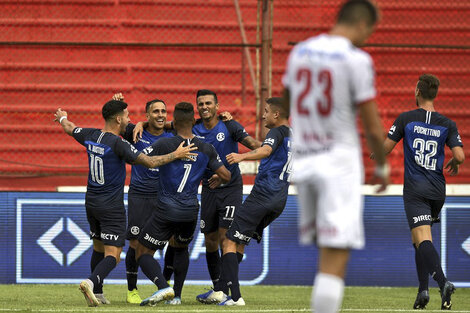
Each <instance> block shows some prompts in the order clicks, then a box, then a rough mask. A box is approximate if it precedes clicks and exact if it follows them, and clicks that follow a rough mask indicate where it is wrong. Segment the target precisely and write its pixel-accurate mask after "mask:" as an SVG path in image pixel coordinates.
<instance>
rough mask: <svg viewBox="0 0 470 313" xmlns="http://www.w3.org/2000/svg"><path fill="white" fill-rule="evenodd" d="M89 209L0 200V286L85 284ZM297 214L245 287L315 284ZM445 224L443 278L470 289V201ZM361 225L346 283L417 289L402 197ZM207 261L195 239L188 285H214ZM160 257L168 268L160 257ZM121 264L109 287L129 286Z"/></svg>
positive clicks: (453, 201)
mask: <svg viewBox="0 0 470 313" xmlns="http://www.w3.org/2000/svg"><path fill="white" fill-rule="evenodd" d="M84 203H85V195H84V193H43V192H34V193H19V192H3V193H0V226H1V237H0V249H1V251H2V252H1V253H0V255H1V257H0V283H78V282H80V281H81V280H83V279H84V278H85V277H87V276H88V274H89V271H90V269H89V261H90V256H91V251H92V248H91V247H92V244H91V241H90V239H89V237H88V223H87V220H86V215H85V209H84ZM126 204H127V200H126ZM297 211H298V208H297V198H296V196H295V195H290V196H289V198H288V201H287V205H286V208H285V210H284V212H283V214H282V215H281V216H280V217H279V218H278V219H277V220H276V221H275V222H274V223H273V224H271V225H270V227H268V228H267V229H266V230H265V233H264V235H263V240H262V242H261V243H260V244H257V243H256V242H253V241H252V242H251V243H250V245H249V246H248V247H247V249H246V254H245V258H244V260H243V261H242V263H241V264H240V280H241V284H243V285H254V284H279V285H311V284H312V282H313V278H314V274H315V271H316V264H317V259H318V251H317V249H316V248H315V247H311V246H301V245H299V244H298V237H297V217H298V214H297ZM441 220H442V222H441V224H436V225H435V226H434V227H433V238H434V243H435V245H436V248H437V249H438V250H439V251H440V254H441V261H442V265H443V269H444V272H445V273H446V275H447V276H448V278H449V279H450V280H451V281H453V282H455V284H456V286H458V287H470V271H468V269H469V268H470V226H469V225H470V197H454V196H452V197H448V198H447V200H446V203H445V205H444V207H443V209H442V212H441ZM364 225H365V229H366V248H365V249H364V250H359V251H353V252H352V256H351V260H350V263H349V266H348V274H347V277H346V284H348V285H357V286H415V285H416V284H417V278H416V273H415V265H414V250H413V247H412V245H411V240H410V232H409V229H408V225H407V222H406V218H405V214H404V211H403V201H402V198H401V196H366V197H365V209H364ZM126 250H127V247H125V248H124V251H123V253H122V254H121V260H124V258H125V251H126ZM204 254H205V248H204V237H203V235H202V234H201V233H200V232H197V234H195V238H194V240H193V242H192V243H191V246H190V268H189V273H188V276H187V283H188V284H203V285H210V284H211V282H210V279H209V274H208V272H207V267H206V258H205V255H204ZM155 258H156V259H157V260H159V261H160V262H161V263H162V262H163V257H162V254H161V252H158V251H157V253H156V254H155ZM124 263H125V262H121V263H120V264H119V265H118V266H117V268H116V269H114V270H113V271H112V272H111V274H110V275H109V276H108V278H107V279H106V283H114V284H123V283H125V282H126V280H125V264H124ZM139 278H140V280H139V284H143V283H150V282H149V281H148V280H147V279H146V278H145V276H144V275H143V274H142V273H139Z"/></svg>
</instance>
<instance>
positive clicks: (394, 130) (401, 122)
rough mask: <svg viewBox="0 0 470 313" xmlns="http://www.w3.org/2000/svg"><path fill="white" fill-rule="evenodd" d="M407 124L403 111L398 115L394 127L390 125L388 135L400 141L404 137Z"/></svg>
mask: <svg viewBox="0 0 470 313" xmlns="http://www.w3.org/2000/svg"><path fill="white" fill-rule="evenodd" d="M405 126H406V125H405V119H404V115H403V113H402V114H400V115H399V116H398V117H397V119H396V120H395V122H394V123H393V125H392V127H390V130H389V131H388V135H387V137H388V138H389V139H391V140H393V141H395V142H399V141H400V140H401V139H402V138H403V135H404V132H405Z"/></svg>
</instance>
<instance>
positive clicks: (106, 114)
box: [101, 100, 127, 121]
mask: <svg viewBox="0 0 470 313" xmlns="http://www.w3.org/2000/svg"><path fill="white" fill-rule="evenodd" d="M126 108H127V103H125V102H124V101H119V100H110V101H108V102H106V103H105V104H104V105H103V108H102V109H101V114H102V115H103V118H104V120H105V121H109V120H110V119H112V118H113V117H115V116H116V115H117V114H121V113H122V112H123V111H124V110H125V109H126Z"/></svg>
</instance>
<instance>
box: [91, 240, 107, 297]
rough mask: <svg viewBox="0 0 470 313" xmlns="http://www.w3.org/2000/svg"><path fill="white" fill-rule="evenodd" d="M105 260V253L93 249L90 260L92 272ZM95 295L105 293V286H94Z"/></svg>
mask: <svg viewBox="0 0 470 313" xmlns="http://www.w3.org/2000/svg"><path fill="white" fill-rule="evenodd" d="M103 259H104V252H98V251H96V250H95V249H93V253H92V254H91V260H90V268H91V272H92V273H93V271H94V270H95V268H96V266H97V265H98V264H99V263H100V262H101V260H103ZM93 293H103V284H102V283H101V284H98V285H94V286H93Z"/></svg>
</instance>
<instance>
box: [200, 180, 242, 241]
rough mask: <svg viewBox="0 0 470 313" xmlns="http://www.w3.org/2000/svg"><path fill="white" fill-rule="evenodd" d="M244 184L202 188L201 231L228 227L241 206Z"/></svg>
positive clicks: (205, 231) (208, 231)
mask: <svg viewBox="0 0 470 313" xmlns="http://www.w3.org/2000/svg"><path fill="white" fill-rule="evenodd" d="M242 200H243V185H242V184H240V185H238V184H237V185H235V186H231V187H226V188H220V189H214V190H213V189H209V188H207V187H203V188H202V192H201V225H200V227H201V232H202V233H205V234H207V233H212V232H215V231H216V230H218V229H219V228H225V229H228V228H229V227H230V224H231V223H232V221H233V217H234V215H235V212H236V211H237V210H238V209H239V208H240V207H241V205H242Z"/></svg>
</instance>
